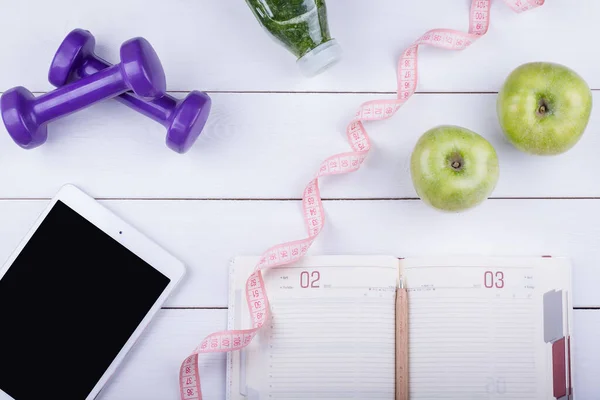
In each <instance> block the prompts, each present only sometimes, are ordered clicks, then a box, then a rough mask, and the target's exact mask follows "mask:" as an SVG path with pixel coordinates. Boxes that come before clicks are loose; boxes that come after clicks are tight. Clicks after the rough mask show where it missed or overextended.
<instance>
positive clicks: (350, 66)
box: [0, 0, 600, 92]
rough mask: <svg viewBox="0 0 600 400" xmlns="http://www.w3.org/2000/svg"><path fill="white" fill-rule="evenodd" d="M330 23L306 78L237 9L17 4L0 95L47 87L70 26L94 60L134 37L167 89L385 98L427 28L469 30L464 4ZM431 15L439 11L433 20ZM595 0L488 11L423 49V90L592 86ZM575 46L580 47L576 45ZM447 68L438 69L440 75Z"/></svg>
mask: <svg viewBox="0 0 600 400" xmlns="http://www.w3.org/2000/svg"><path fill="white" fill-rule="evenodd" d="M327 4H328V11H329V21H330V23H329V25H330V29H331V32H332V34H333V36H334V37H335V38H336V39H337V40H338V41H339V42H340V44H341V46H342V47H343V49H344V58H343V60H342V61H341V62H340V63H339V64H338V65H337V66H335V68H333V69H331V70H329V71H327V72H326V73H324V74H322V75H320V76H318V77H315V78H312V79H306V78H304V77H303V76H302V75H301V74H300V73H299V70H298V68H297V67H296V65H295V58H294V57H293V56H292V55H291V54H289V53H288V52H287V50H285V49H284V48H283V47H282V46H280V45H279V44H277V43H274V41H273V40H272V39H271V38H270V37H269V35H267V34H266V33H265V32H264V31H263V29H262V27H261V26H260V25H259V24H258V22H257V21H256V19H255V18H254V16H253V15H252V13H251V12H250V10H249V9H248V7H246V5H245V3H244V2H243V1H242V2H240V1H234V0H227V1H224V0H172V1H169V2H165V1H162V0H128V1H119V0H106V1H102V2H81V1H78V0H56V1H52V2H31V1H20V2H13V4H11V5H10V7H3V9H2V15H3V23H2V24H1V25H0V36H1V37H3V38H5V40H2V41H0V54H2V55H3V56H4V57H3V62H2V65H1V66H0V91H3V90H6V89H7V88H9V87H12V86H17V85H24V86H26V87H28V88H30V89H31V90H37V91H46V90H49V89H51V86H50V84H49V83H48V82H47V73H48V72H47V68H48V66H49V63H50V61H51V60H52V57H53V56H54V52H55V51H56V48H57V47H58V45H59V43H60V42H61V41H62V40H63V38H64V36H65V35H66V34H67V33H68V32H69V31H70V30H71V29H73V28H84V29H89V30H91V31H92V32H93V33H94V34H95V35H96V37H97V42H98V54H99V55H101V56H102V57H105V58H106V59H107V60H109V61H110V62H111V63H116V62H118V60H119V58H118V51H119V46H120V45H121V43H122V42H124V41H125V40H128V39H129V38H132V37H135V36H144V37H146V38H147V39H148V40H149V41H150V42H151V43H152V45H153V46H154V47H155V48H156V50H157V52H158V54H159V56H160V58H161V60H162V62H163V64H164V68H165V71H166V73H167V78H168V79H167V82H168V87H169V89H170V90H174V91H181V90H184V91H189V90H192V89H199V90H234V91H248V90H260V91H282V90H283V91H369V92H372V91H387V92H394V91H395V90H396V75H395V68H396V62H397V58H398V56H399V55H400V54H401V52H402V51H403V50H404V49H405V48H406V47H407V46H409V45H410V44H411V43H412V42H413V41H414V40H416V39H417V38H418V37H419V36H421V35H422V34H423V33H425V32H426V31H427V30H430V29H433V28H453V29H460V30H467V29H468V13H469V4H470V2H468V1H461V2H451V1H448V0H429V1H427V2H424V1H401V2H399V1H395V0H377V2H376V3H372V2H368V1H365V0H328V1H327ZM432 11H435V12H432ZM599 13H600V4H599V2H598V1H596V0H579V1H577V2H573V1H572V0H553V1H548V2H546V4H545V5H544V6H543V7H542V8H539V9H537V10H534V11H531V12H528V13H524V14H521V15H517V14H515V13H513V12H512V11H511V10H510V9H509V8H508V7H507V6H506V5H505V4H503V2H502V1H497V0H495V1H493V2H492V24H491V29H490V31H489V33H488V34H487V35H486V36H485V37H484V38H483V39H481V40H480V41H479V42H477V43H476V44H474V45H473V46H471V47H470V48H469V49H467V50H465V51H462V52H448V51H445V50H436V49H431V48H424V49H423V50H422V52H421V58H420V61H419V63H420V79H421V82H420V85H419V90H421V91H496V90H498V87H499V86H500V85H501V83H502V81H503V80H504V78H505V77H506V75H507V74H508V73H509V72H510V71H511V70H512V69H513V68H515V67H517V66H518V65H520V64H521V63H524V62H529V61H539V60H549V61H555V62H560V63H564V64H566V65H569V66H570V67H572V68H574V69H575V70H577V71H578V72H579V73H580V74H581V75H582V76H583V77H585V79H587V80H588V81H589V83H590V85H591V86H592V87H594V88H600V75H599V74H597V73H596V65H597V64H598V60H599V59H598V55H597V52H595V51H593V50H586V47H587V46H590V45H592V44H593V40H592V38H594V37H596V36H597V33H598V32H597V28H596V26H597V24H596V16H597V15H598V14H599ZM576 44H577V45H576ZM442 71H443V72H442Z"/></svg>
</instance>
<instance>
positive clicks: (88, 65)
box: [75, 56, 178, 127]
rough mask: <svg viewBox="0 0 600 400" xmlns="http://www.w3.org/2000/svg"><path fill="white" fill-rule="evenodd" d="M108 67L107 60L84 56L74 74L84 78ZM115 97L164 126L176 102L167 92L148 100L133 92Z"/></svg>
mask: <svg viewBox="0 0 600 400" xmlns="http://www.w3.org/2000/svg"><path fill="white" fill-rule="evenodd" d="M109 68H112V66H111V65H110V64H109V63H108V62H107V61H104V60H102V59H101V58H99V57H97V56H90V57H88V58H86V60H85V61H84V62H83V63H82V65H81V66H80V67H79V68H78V69H77V70H76V71H75V75H76V76H78V77H79V78H86V77H88V76H91V75H95V74H97V73H100V72H101V71H102V72H104V71H106V70H107V69H109ZM115 99H116V100H118V101H119V102H121V103H123V104H125V105H127V106H128V107H131V108H133V109H134V110H137V111H139V112H140V113H142V114H144V115H146V116H147V117H149V118H152V119H153V120H155V121H157V122H159V123H161V124H162V125H164V126H166V127H168V126H169V123H170V122H169V121H170V119H171V116H172V114H173V112H174V111H175V109H176V107H177V104H178V100H177V99H175V98H174V97H172V96H169V95H167V94H165V95H164V96H162V97H159V98H156V99H154V100H152V101H148V100H142V99H140V98H139V97H138V96H136V95H135V94H134V93H133V92H125V93H123V94H121V95H119V96H118V97H116V98H115Z"/></svg>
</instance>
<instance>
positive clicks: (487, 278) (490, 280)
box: [483, 271, 504, 289]
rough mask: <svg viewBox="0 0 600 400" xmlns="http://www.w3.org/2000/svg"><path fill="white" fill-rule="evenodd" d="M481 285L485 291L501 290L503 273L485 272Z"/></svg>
mask: <svg viewBox="0 0 600 400" xmlns="http://www.w3.org/2000/svg"><path fill="white" fill-rule="evenodd" d="M483 285H484V286H485V287H486V288H487V289H491V288H493V287H495V288H496V289H502V288H503V287H504V272H502V271H496V273H495V274H494V272H492V271H485V273H484V274H483Z"/></svg>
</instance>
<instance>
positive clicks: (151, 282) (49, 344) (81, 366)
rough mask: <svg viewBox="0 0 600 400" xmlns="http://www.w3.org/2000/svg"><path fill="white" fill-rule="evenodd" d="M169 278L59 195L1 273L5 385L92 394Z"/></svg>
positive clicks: (50, 393)
mask: <svg viewBox="0 0 600 400" xmlns="http://www.w3.org/2000/svg"><path fill="white" fill-rule="evenodd" d="M168 284H169V278H167V277H166V276H165V275H163V274H162V273H161V272H159V271H157V270H156V269H154V268H153V267H152V266H150V265H148V264H147V263H146V262H144V261H143V260H142V259H141V258H139V257H138V256H136V255H135V254H133V253H132V252H130V251H129V250H127V249H126V248H125V247H123V246H122V245H121V244H120V243H119V242H117V241H115V240H114V239H112V238H111V237H110V236H108V235H106V234H105V233H104V232H102V231H101V230H100V229H98V228H97V227H96V226H94V225H93V224H91V223H90V222H88V221H87V220H86V219H85V218H83V217H82V216H80V215H79V214H77V213H76V212H75V211H73V210H72V209H71V208H69V207H68V206H67V205H65V204H64V203H62V202H60V201H59V202H57V203H56V205H55V206H54V207H53V208H52V210H51V211H50V213H49V214H48V216H47V217H46V219H45V220H44V221H43V222H42V224H41V225H40V226H39V228H38V229H37V231H36V233H35V234H34V235H33V237H32V238H31V239H30V241H29V242H28V243H27V245H26V247H25V248H24V249H23V250H22V252H21V253H20V255H19V256H18V258H17V259H16V260H15V261H14V263H13V264H12V266H11V267H10V268H9V269H8V271H7V272H6V274H5V275H4V277H3V278H2V279H0V389H2V390H3V391H4V392H6V393H7V394H8V395H9V396H11V397H13V398H14V399H15V400H30V399H31V400H33V399H36V400H37V399H40V398H46V399H84V398H85V397H86V396H87V395H88V394H89V392H90V391H91V390H92V388H93V387H94V386H95V385H96V383H97V382H98V380H99V379H100V377H101V376H102V375H103V374H104V372H105V371H106V369H107V368H108V367H109V365H110V364H111V363H112V361H113V360H114V358H115V357H116V355H117V353H119V351H120V350H121V348H122V347H123V345H124V344H125V343H126V342H127V340H128V339H129V337H130V335H131V334H132V333H133V332H134V331H135V329H136V328H137V326H138V324H139V323H140V322H141V321H142V319H143V318H144V317H145V315H146V313H147V312H148V311H149V310H150V308H152V305H153V304H154V303H155V301H156V300H157V299H158V298H159V297H160V295H161V293H162V292H163V291H164V290H165V288H166V287H167V286H168Z"/></svg>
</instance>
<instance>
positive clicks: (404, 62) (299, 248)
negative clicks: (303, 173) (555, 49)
mask: <svg viewBox="0 0 600 400" xmlns="http://www.w3.org/2000/svg"><path fill="white" fill-rule="evenodd" d="M544 1H545V0H504V2H505V3H506V4H508V6H510V7H511V8H512V9H513V10H514V11H516V12H519V13H520V12H523V11H527V10H530V9H532V8H535V7H539V6H541V5H543V4H544ZM490 2H491V0H472V2H471V14H470V24H469V32H468V33H466V32H460V31H455V30H450V29H433V30H430V31H428V32H426V33H425V34H424V35H423V36H421V37H420V38H419V39H417V41H416V42H414V43H413V44H412V45H411V46H410V47H408V48H407V49H406V50H405V51H404V53H402V56H401V57H400V60H399V63H398V97H397V98H396V99H394V100H375V101H368V102H365V103H363V104H362V105H361V106H360V108H359V109H358V111H357V113H356V116H355V117H354V119H353V120H352V121H351V122H350V124H349V125H348V127H347V128H346V135H347V136H348V141H349V142H350V146H351V147H352V151H350V152H347V153H341V154H336V155H334V156H331V157H329V158H327V159H326V160H325V161H323V163H322V164H321V167H320V168H319V171H318V172H317V174H316V175H315V177H314V178H313V179H312V180H311V181H310V182H309V183H308V185H307V186H306V188H305V189H304V194H303V196H302V204H303V210H304V221H305V223H306V226H307V229H308V237H307V238H305V239H302V240H297V241H294V242H287V243H283V244H279V245H276V246H273V247H271V248H270V249H268V250H267V251H266V252H265V253H263V255H262V257H261V259H260V262H259V263H258V265H257V266H256V268H255V270H254V273H253V274H252V275H250V277H249V278H248V280H247V282H246V299H247V302H248V311H249V312H250V315H251V316H252V328H250V329H245V330H238V331H222V332H216V333H213V334H211V335H209V336H207V337H206V338H205V339H204V340H203V341H202V343H200V345H199V346H198V347H197V348H196V349H195V350H194V351H193V353H192V354H191V355H190V356H189V357H187V358H186V359H185V360H184V362H183V363H182V365H181V369H180V372H179V385H180V392H181V400H200V399H202V391H201V387H200V374H199V372H198V355H199V354H201V353H217V352H229V351H235V350H240V349H242V348H243V347H245V346H247V345H248V344H249V343H250V342H251V341H252V339H253V338H254V336H255V335H256V334H257V332H258V330H259V329H260V328H261V327H262V325H263V324H264V322H265V321H266V320H267V319H268V316H269V300H268V298H267V292H266V289H265V283H264V281H263V278H262V270H266V269H269V268H273V267H278V266H282V265H286V264H291V263H294V262H296V261H298V260H299V259H300V258H301V257H303V256H304V255H305V254H306V252H307V251H308V248H309V247H310V246H311V245H312V243H313V242H314V240H315V239H316V237H317V236H318V235H319V233H320V232H321V229H322V228H323V225H324V223H325V215H324V212H323V203H322V201H321V196H320V194H319V178H320V177H322V176H327V175H335V174H345V173H348V172H353V171H356V170H357V169H359V168H360V166H361V164H362V162H363V161H364V159H365V158H366V157H367V153H368V152H369V149H370V148H371V143H370V141H369V136H368V135H367V132H366V130H365V128H364V126H363V122H364V121H378V120H383V119H387V118H390V117H391V116H393V115H394V114H395V113H396V111H398V109H400V107H401V106H402V105H403V104H404V103H405V102H406V101H407V100H408V99H409V98H410V97H411V96H412V95H413V94H414V93H415V90H416V87H417V52H418V49H419V46H420V45H424V44H426V45H431V46H434V47H438V48H443V49H447V50H463V49H465V48H467V47H469V46H470V45H471V44H472V43H473V42H474V41H475V40H477V39H479V38H480V37H481V36H483V35H484V34H485V33H486V32H487V30H488V27H489V23H490Z"/></svg>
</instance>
